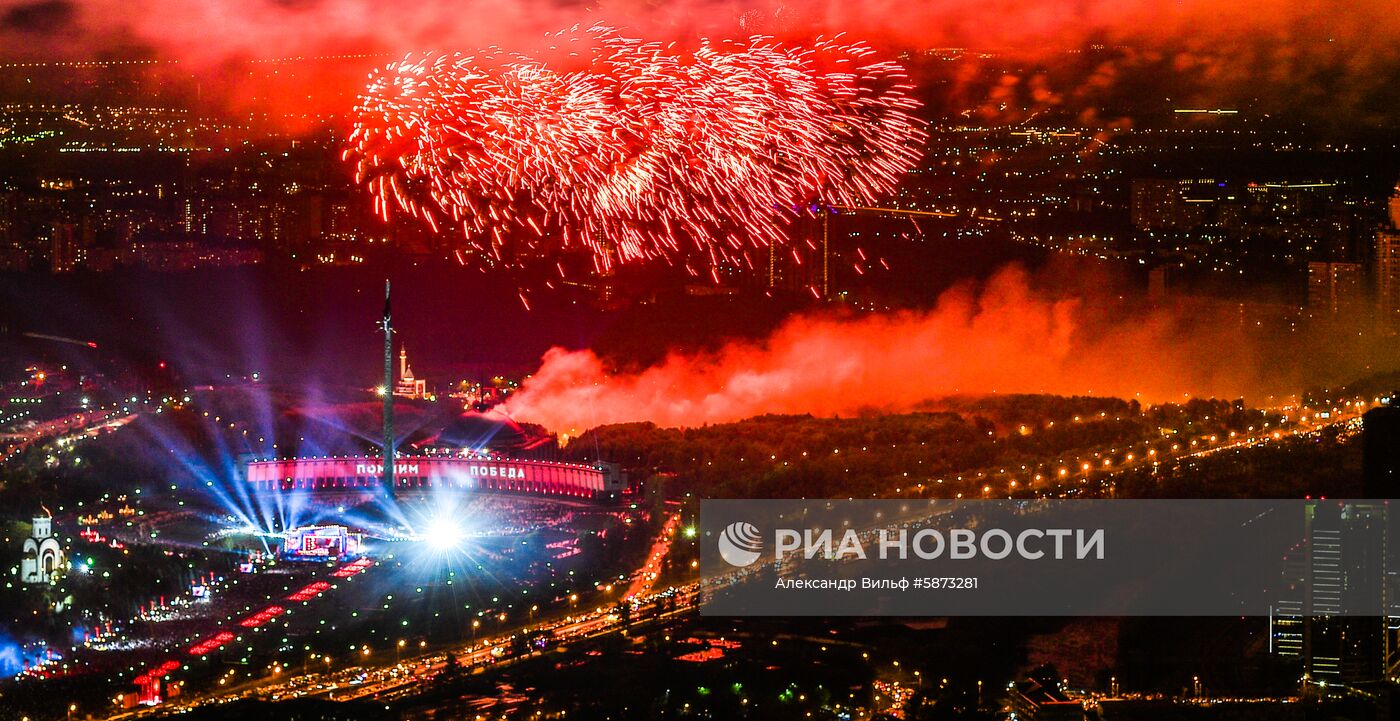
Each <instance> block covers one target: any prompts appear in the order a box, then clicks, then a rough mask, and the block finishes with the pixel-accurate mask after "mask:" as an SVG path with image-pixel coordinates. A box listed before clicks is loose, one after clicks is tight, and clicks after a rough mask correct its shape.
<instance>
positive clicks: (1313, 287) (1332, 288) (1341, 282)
mask: <svg viewBox="0 0 1400 721" xmlns="http://www.w3.org/2000/svg"><path fill="white" fill-rule="evenodd" d="M1365 299H1366V274H1365V271H1364V270H1363V269H1362V267H1361V264H1360V263H1323V262H1316V261H1314V262H1311V263H1308V307H1309V308H1311V309H1312V311H1313V312H1314V313H1319V314H1324V315H1340V316H1346V317H1354V316H1355V315H1356V314H1357V313H1360V312H1362V311H1363V310H1364V308H1365V306H1366V302H1365Z"/></svg>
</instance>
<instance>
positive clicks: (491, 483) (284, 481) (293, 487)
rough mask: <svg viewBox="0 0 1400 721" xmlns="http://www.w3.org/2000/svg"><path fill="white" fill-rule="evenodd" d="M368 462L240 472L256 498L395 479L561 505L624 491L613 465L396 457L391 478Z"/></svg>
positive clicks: (338, 491) (408, 489) (303, 462)
mask: <svg viewBox="0 0 1400 721" xmlns="http://www.w3.org/2000/svg"><path fill="white" fill-rule="evenodd" d="M385 470H386V469H385V468H384V465H383V461H382V460H381V459H379V458H371V457H364V456H359V457H334V458H294V459H287V460H266V461H260V460H250V461H247V462H245V463H244V464H243V466H242V467H241V468H240V471H241V475H242V478H243V479H244V481H246V482H247V483H248V484H249V486H250V488H251V490H253V491H254V492H255V493H283V494H299V493H308V492H309V493H311V494H312V495H315V496H317V497H325V498H326V499H328V500H327V502H330V500H329V499H336V498H338V497H340V496H350V497H355V496H363V495H366V494H369V493H372V492H375V491H377V490H378V489H379V488H381V487H382V480H381V479H382V477H383V476H385V475H391V476H392V477H393V479H394V480H393V488H394V490H395V492H396V494H405V493H413V492H426V491H430V490H433V489H460V490H462V491H472V492H477V493H482V492H495V493H502V494H507V495H521V496H529V497H541V498H557V499H560V500H580V501H598V502H609V501H615V500H617V499H618V498H619V497H620V496H621V493H622V492H623V490H625V489H626V487H627V476H626V474H624V473H622V472H621V470H620V469H619V468H618V466H617V465H616V464H612V463H598V464H579V463H559V462H554V461H535V460H505V459H481V458H468V457H461V456H405V455H399V456H396V457H395V460H394V468H393V473H392V474H387V473H385Z"/></svg>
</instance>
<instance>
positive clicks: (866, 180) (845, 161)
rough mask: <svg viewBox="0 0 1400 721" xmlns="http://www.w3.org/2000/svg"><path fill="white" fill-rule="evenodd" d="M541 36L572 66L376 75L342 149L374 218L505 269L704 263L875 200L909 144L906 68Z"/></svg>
mask: <svg viewBox="0 0 1400 721" xmlns="http://www.w3.org/2000/svg"><path fill="white" fill-rule="evenodd" d="M558 39H559V40H560V41H561V45H563V46H564V48H565V49H566V50H569V49H573V50H574V52H573V53H570V54H571V55H573V56H574V57H576V58H578V62H579V63H580V67H579V68H577V69H572V70H568V71H561V70H555V69H552V68H551V67H549V66H547V65H546V64H545V63H543V62H540V61H538V60H535V59H532V58H529V57H525V56H522V55H517V54H509V53H504V52H500V51H495V50H492V51H488V52H484V53H480V54H477V55H462V54H455V55H441V54H439V55H426V56H410V57H408V58H405V59H404V60H403V61H401V62H397V63H393V64H390V65H389V66H387V67H385V68H383V69H381V70H379V71H377V72H376V73H374V74H373V75H372V76H371V78H370V82H369V85H368V87H367V89H366V91H365V93H364V94H363V95H362V96H361V98H360V102H359V104H358V105H357V106H356V108H355V120H356V123H355V129H354V131H353V133H352V134H351V136H350V142H349V147H347V148H346V150H345V158H346V159H347V160H349V161H351V162H353V163H354V164H355V175H356V182H357V183H360V184H363V185H365V186H367V187H368V188H369V189H370V191H371V192H372V194H373V196H374V203H375V210H376V211H377V212H378V213H379V214H380V215H381V216H382V217H384V218H385V219H388V217H389V215H390V213H391V212H392V211H393V209H395V208H397V209H398V210H399V211H402V212H405V213H408V214H409V215H412V216H413V217H416V218H419V219H421V220H422V221H423V222H425V223H427V224H428V225H429V226H431V227H432V228H433V229H434V230H435V231H436V230H448V229H451V230H453V231H454V232H460V233H461V234H462V236H463V238H464V242H465V243H466V244H467V245H468V246H470V247H474V248H476V249H479V250H481V251H483V252H485V253H488V254H489V255H490V256H491V257H493V258H495V259H498V260H501V261H504V262H513V261H518V260H520V259H521V258H523V257H525V256H527V255H532V254H536V252H538V251H547V250H551V249H555V248H580V247H581V248H585V249H587V250H588V251H589V252H590V253H591V255H592V257H593V260H594V264H595V265H596V266H597V267H598V268H599V269H600V270H606V269H608V268H610V267H611V266H612V265H614V264H615V263H626V262H631V261H638V260H645V259H649V258H667V259H677V258H693V257H697V256H698V257H700V258H703V259H705V260H706V261H707V262H708V263H709V264H710V265H711V267H714V266H715V265H717V264H719V263H721V262H741V263H744V262H747V259H748V254H749V251H753V250H758V249H766V248H767V247H768V246H769V245H770V244H774V243H777V244H782V243H785V242H786V241H787V240H788V232H789V231H788V228H789V225H790V221H791V220H792V218H793V217H795V216H796V215H798V214H801V213H804V212H810V209H811V208H813V207H816V206H817V205H819V204H828V205H858V204H861V203H862V202H864V201H866V200H869V199H871V198H874V197H877V196H880V195H882V194H885V193H888V192H889V191H890V190H891V189H892V188H893V187H894V185H895V184H896V183H897V182H898V180H899V179H900V177H902V176H903V174H904V173H905V172H907V171H908V170H909V169H910V168H911V167H913V165H914V162H915V161H916V159H917V157H918V152H919V147H920V146H921V144H922V140H923V137H924V136H923V131H922V130H921V129H920V128H919V123H918V121H917V120H916V119H915V118H914V116H913V112H914V111H915V110H916V109H917V107H918V103H917V101H915V100H914V99H913V98H912V97H911V96H910V90H911V87H910V85H909V82H908V78H907V77H906V75H905V73H904V71H903V69H902V68H901V67H900V66H899V65H897V64H895V63H892V62H888V61H881V60H877V59H875V58H874V57H873V51H872V50H871V49H870V48H869V47H868V46H865V45H863V44H859V43H854V44H850V43H843V42H841V41H840V40H839V39H834V40H821V41H818V42H816V43H815V44H813V45H812V46H811V47H810V48H795V47H787V46H783V45H780V44H777V43H776V42H774V41H772V40H771V39H768V38H763V37H755V38H752V39H750V40H749V41H747V42H730V41H726V42H710V41H705V42H702V43H700V44H699V45H698V47H696V48H695V49H693V50H690V51H682V50H679V49H677V48H676V47H675V46H674V44H672V45H667V44H660V43H653V42H645V41H641V40H636V39H632V38H627V37H624V36H622V35H621V34H619V33H618V32H616V31H614V30H612V29H609V28H602V27H595V28H592V29H590V30H588V31H587V32H586V33H583V34H577V33H575V32H572V31H571V32H570V33H568V34H565V33H561V34H560V35H559V36H558ZM459 257H460V256H459ZM687 262H689V261H687Z"/></svg>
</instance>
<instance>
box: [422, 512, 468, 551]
mask: <svg viewBox="0 0 1400 721" xmlns="http://www.w3.org/2000/svg"><path fill="white" fill-rule="evenodd" d="M466 536H467V532H466V529H465V528H463V526H462V523H461V521H460V520H458V519H456V518H453V517H451V516H435V517H433V518H432V519H430V520H429V521H428V524H427V526H426V527H425V528H424V529H423V533H422V539H423V541H424V542H425V543H427V544H428V545H429V546H432V547H433V548H436V549H439V550H450V549H454V548H456V547H457V546H458V545H460V544H461V543H462V540H463V539H465V538H466Z"/></svg>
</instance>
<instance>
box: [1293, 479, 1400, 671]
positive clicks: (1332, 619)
mask: <svg viewBox="0 0 1400 721" xmlns="http://www.w3.org/2000/svg"><path fill="white" fill-rule="evenodd" d="M1386 511H1387V508H1386V505H1385V504H1383V503H1366V502H1361V503H1355V502H1353V503H1345V504H1343V503H1325V502H1324V503H1316V504H1311V505H1309V507H1308V511H1307V513H1308V516H1307V519H1306V527H1305V532H1304V540H1303V542H1302V543H1301V544H1300V545H1299V546H1298V547H1297V548H1295V549H1293V551H1292V552H1290V553H1289V554H1288V555H1287V556H1286V557H1285V558H1284V568H1283V582H1284V583H1283V592H1282V594H1281V596H1280V598H1279V600H1278V602H1277V604H1276V605H1275V614H1274V615H1273V616H1272V618H1271V619H1270V621H1271V628H1270V637H1271V641H1272V644H1273V647H1274V649H1275V651H1276V652H1277V653H1279V654H1281V655H1284V656H1293V657H1298V658H1300V659H1301V660H1302V662H1303V671H1304V673H1305V674H1307V677H1308V678H1309V679H1312V680H1313V681H1321V682H1326V683H1340V684H1359V683H1371V682H1375V681H1380V680H1382V679H1383V678H1385V677H1386V675H1387V674H1388V673H1390V671H1391V669H1392V667H1393V664H1392V662H1391V658H1392V657H1394V656H1395V655H1396V649H1395V643H1394V639H1393V638H1392V634H1391V632H1390V627H1391V624H1390V623H1388V619H1387V618H1386V617H1383V616H1378V615H1373V616H1365V615H1352V614H1356V613H1357V611H1358V610H1361V609H1372V608H1376V607H1377V604H1379V607H1380V608H1386V607H1387V602H1388V593H1387V590H1388V582H1387V575H1386V570H1385V554H1386V550H1387V542H1386V540H1387V538H1388V535H1389V533H1388V525H1389V520H1388V517H1387V514H1386Z"/></svg>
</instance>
